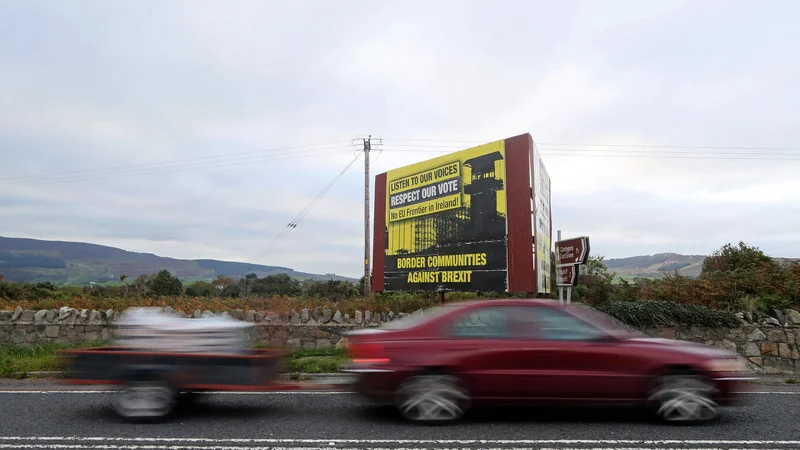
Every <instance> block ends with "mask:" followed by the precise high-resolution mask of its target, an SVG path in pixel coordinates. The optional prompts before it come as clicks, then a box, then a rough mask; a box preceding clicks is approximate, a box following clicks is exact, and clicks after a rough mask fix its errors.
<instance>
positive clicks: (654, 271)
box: [603, 253, 798, 278]
mask: <svg viewBox="0 0 800 450" xmlns="http://www.w3.org/2000/svg"><path fill="white" fill-rule="evenodd" d="M705 259H706V256H705V255H680V254H678V253H657V254H655V255H646V256H632V257H630V258H614V259H606V260H604V261H603V263H605V265H606V267H608V269H609V271H610V272H615V273H616V274H617V275H619V276H622V277H624V278H634V277H643V278H658V277H662V276H664V274H666V273H670V272H674V271H676V270H677V271H678V273H679V274H681V275H683V276H686V277H691V278H695V277H698V276H700V272H701V271H702V269H703V261H704V260H705ZM773 259H774V260H775V261H776V262H777V263H778V264H788V263H790V262H796V261H798V259H797V258H773Z"/></svg>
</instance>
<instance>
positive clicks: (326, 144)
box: [0, 140, 349, 182]
mask: <svg viewBox="0 0 800 450" xmlns="http://www.w3.org/2000/svg"><path fill="white" fill-rule="evenodd" d="M347 142H349V141H345V140H340V141H331V142H323V143H317V144H304V145H294V146H288V147H275V148H270V149H264V150H254V151H248V152H237V153H226V154H220V155H211V156H200V157H195V158H184V159H175V160H169V161H158V162H152V163H139V164H127V165H124V166H113V167H105V168H98V169H83V170H73V171H67V172H56V173H49V174H44V175H23V176H19V177H11V178H0V181H2V182H5V181H16V180H28V179H31V178H33V179H39V178H50V177H63V176H68V175H70V176H77V175H81V174H90V173H96V172H102V173H107V172H108V171H117V170H130V169H133V168H139V169H140V170H144V169H146V168H151V167H152V168H159V166H162V165H175V164H179V165H182V164H185V163H190V162H192V161H205V162H207V163H213V162H215V161H212V160H215V159H218V160H221V161H219V162H225V161H227V160H230V159H231V158H232V157H241V156H250V157H256V156H257V155H262V154H264V153H272V152H277V151H281V150H297V149H302V148H311V147H325V148H329V147H330V146H331V145H334V144H338V145H337V147H342V148H344V147H345V143H347ZM310 150H311V151H314V150H321V149H310ZM234 159H237V158H234Z"/></svg>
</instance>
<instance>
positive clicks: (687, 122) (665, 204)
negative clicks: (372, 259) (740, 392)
mask: <svg viewBox="0 0 800 450" xmlns="http://www.w3.org/2000/svg"><path fill="white" fill-rule="evenodd" d="M799 46H800V3H798V2H795V1H792V0H787V1H779V0H771V1H768V2H748V1H743V0H741V1H738V0H727V1H715V0H704V1H656V0H652V1H647V2H643V1H636V0H633V1H617V0H608V1H591V0H587V1H577V0H565V1H560V2H553V1H535V0H522V1H511V0H491V1H478V0H463V1H448V0H436V1H430V0H428V1H415V0H409V1H403V2H377V1H369V0H367V1H356V0H340V1H336V2H329V1H325V0H318V1H308V0H296V1H293V2H277V1H264V0H252V1H250V0H232V1H229V2H219V1H211V0H208V1H204V0H186V1H181V0H171V1H155V0H116V1H113V2H110V1H104V0H95V1H88V0H70V1H63V0H2V1H0V236H8V237H30V238H37V239H48V240H68V241H82V242H92V243H97V244H103V245H110V246H115V247H120V248H123V249H126V250H131V251H138V252H147V253H155V254H158V255H161V256H170V257H176V258H213V259H223V260H231V261H242V262H258V263H262V264H269V265H280V266H288V267H291V268H294V269H296V270H302V271H306V272H316V273H336V274H340V275H346V276H353V277H358V276H360V274H361V273H362V271H363V269H362V267H363V266H362V258H363V252H364V250H363V245H364V237H363V222H364V216H363V205H364V173H363V158H361V159H358V160H355V162H354V163H353V164H352V165H350V167H349V169H348V170H347V171H345V172H344V175H343V176H341V177H340V178H338V179H337V182H336V183H335V184H334V185H333V186H332V187H331V188H330V189H329V190H328V191H327V193H326V195H325V196H324V197H323V198H322V199H321V200H320V201H319V202H318V203H316V205H315V206H314V207H313V208H312V209H310V210H308V211H307V214H305V215H304V216H303V219H302V220H301V221H300V222H299V223H298V226H297V227H296V228H293V229H292V230H291V232H290V233H289V234H288V235H286V236H285V238H283V239H281V240H280V241H279V242H277V243H276V244H275V245H271V242H273V241H274V240H275V238H276V236H278V235H279V233H281V232H282V230H283V229H284V228H285V227H286V225H287V224H288V223H290V222H292V221H293V219H294V218H295V217H296V216H298V214H300V213H302V212H304V210H305V209H306V207H307V205H309V203H310V202H312V201H313V200H314V199H315V198H316V197H317V196H318V194H319V193H320V192H321V191H322V190H323V189H325V188H326V186H327V185H328V184H329V183H330V182H331V181H333V180H334V179H335V178H336V177H337V174H339V173H340V172H341V171H342V170H343V169H344V168H345V167H346V166H348V164H350V163H351V162H353V161H354V159H355V158H356V156H357V150H356V147H357V145H354V142H355V143H356V144H357V143H358V142H359V141H358V140H355V141H354V140H353V139H354V138H360V137H363V136H366V135H372V136H374V137H376V138H380V140H376V141H375V142H376V145H375V146H374V147H375V150H376V151H373V152H372V153H373V156H372V158H371V166H372V173H373V175H374V174H377V173H380V172H384V171H387V170H389V169H392V168H395V167H399V166H403V165H406V164H410V163H414V162H418V161H422V160H425V159H428V158H432V157H435V156H439V155H441V154H444V152H448V151H455V150H458V149H462V148H467V147H470V146H473V145H476V144H477V143H481V142H490V141H495V140H498V139H503V138H506V137H511V136H515V135H519V134H523V133H530V134H531V136H532V137H533V139H534V140H535V141H536V143H537V146H538V147H539V148H540V150H541V152H542V158H543V160H544V162H545V164H546V166H547V168H548V171H549V173H550V177H551V183H552V216H553V228H554V229H556V230H557V229H560V230H562V233H563V235H564V237H571V236H581V235H587V236H590V238H591V241H592V250H593V252H594V253H595V254H598V255H603V256H605V257H606V258H617V257H626V256H635V255H643V254H653V253H660V252H676V253H683V254H709V253H711V252H713V251H714V250H716V249H718V248H719V247H721V246H722V245H724V244H726V243H728V242H732V243H736V242H739V241H745V242H746V243H748V244H750V245H756V246H759V247H760V248H761V249H762V250H764V251H765V252H767V253H768V254H771V255H773V256H782V257H800V228H798V224H800V199H798V193H800V175H798V174H800V108H798V107H797V105H799V104H800V83H798V82H797V80H798V79H800V52H799V51H798V48H800V47H799ZM381 143H382V144H381ZM267 250H269V251H267Z"/></svg>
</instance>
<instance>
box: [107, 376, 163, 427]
mask: <svg viewBox="0 0 800 450" xmlns="http://www.w3.org/2000/svg"><path fill="white" fill-rule="evenodd" d="M177 397H178V396H177V393H176V392H175V390H174V389H172V388H171V387H170V386H169V385H168V384H167V383H165V382H163V381H159V380H152V381H151V380H147V381H144V380H142V381H131V382H129V383H128V384H126V385H125V387H124V388H123V389H122V390H121V391H120V392H118V393H117V395H116V398H115V399H114V409H115V410H116V411H117V414H119V415H120V416H122V417H124V418H126V419H130V420H138V421H148V420H158V419H162V418H164V417H166V416H168V415H169V414H170V413H172V411H173V410H174V409H175V405H176V403H177Z"/></svg>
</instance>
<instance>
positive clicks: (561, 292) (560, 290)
mask: <svg viewBox="0 0 800 450" xmlns="http://www.w3.org/2000/svg"><path fill="white" fill-rule="evenodd" d="M560 240H561V230H558V231H556V241H560ZM556 272H558V269H556ZM556 275H558V273H556ZM558 303H559V304H560V305H563V304H564V287H563V286H559V287H558Z"/></svg>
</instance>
